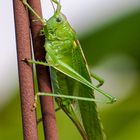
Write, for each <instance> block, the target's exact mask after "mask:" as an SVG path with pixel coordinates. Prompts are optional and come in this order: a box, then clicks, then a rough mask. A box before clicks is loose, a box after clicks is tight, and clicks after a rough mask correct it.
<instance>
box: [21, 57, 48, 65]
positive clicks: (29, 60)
mask: <svg viewBox="0 0 140 140" xmlns="http://www.w3.org/2000/svg"><path fill="white" fill-rule="evenodd" d="M23 61H24V62H25V63H27V64H36V65H43V66H51V65H50V64H48V63H47V62H42V61H38V60H37V61H36V60H32V59H27V58H25V59H24V60H23Z"/></svg>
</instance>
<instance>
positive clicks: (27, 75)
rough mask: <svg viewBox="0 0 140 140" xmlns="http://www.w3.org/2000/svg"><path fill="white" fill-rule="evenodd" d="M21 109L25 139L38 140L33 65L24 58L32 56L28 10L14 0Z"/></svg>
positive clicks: (18, 1)
mask: <svg viewBox="0 0 140 140" xmlns="http://www.w3.org/2000/svg"><path fill="white" fill-rule="evenodd" d="M13 7H14V16H15V28H16V43H17V57H18V71H19V83H20V97H21V110H22V122H23V134H24V135H23V136H24V140H38V134H37V122H36V113H35V109H33V104H34V86H33V74H32V67H30V66H29V65H27V64H26V63H25V62H23V61H22V60H23V59H25V58H29V59H30V58H31V47H30V31H29V21H28V17H27V11H26V10H25V7H24V6H23V4H22V2H21V1H20V0H13Z"/></svg>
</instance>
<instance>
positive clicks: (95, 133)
mask: <svg viewBox="0 0 140 140" xmlns="http://www.w3.org/2000/svg"><path fill="white" fill-rule="evenodd" d="M47 51H48V54H49V55H50V57H51V58H53V60H54V61H55V63H57V65H54V66H53V67H54V68H55V69H56V70H58V71H60V72H61V73H63V74H64V75H67V76H68V77H71V78H72V79H75V82H74V86H73V88H74V90H73V91H72V90H71V92H73V93H70V94H72V95H77V96H79V97H87V98H94V96H93V89H96V87H95V86H93V85H92V83H91V79H90V75H89V72H88V67H87V63H86V61H85V58H84V55H83V52H82V50H81V47H80V45H79V43H78V41H74V42H73V49H72V52H71V55H72V56H71V58H72V59H71V64H70V65H68V64H66V63H65V62H64V61H62V60H57V58H56V59H55V55H54V54H53V50H52V49H51V48H49V47H48V48H47ZM68 88H72V87H71V84H68ZM73 107H74V109H75V112H76V110H77V108H78V109H79V110H80V111H79V112H76V113H77V114H78V116H79V119H80V120H81V123H82V125H83V126H84V129H85V131H86V133H87V135H88V140H103V139H104V134H103V130H102V125H101V123H100V119H99V117H98V113H97V110H96V104H95V102H87V101H76V102H75V104H74V105H73Z"/></svg>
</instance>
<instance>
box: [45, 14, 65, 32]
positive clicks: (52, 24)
mask: <svg viewBox="0 0 140 140" xmlns="http://www.w3.org/2000/svg"><path fill="white" fill-rule="evenodd" d="M66 22H67V19H66V17H65V16H64V15H63V14H62V13H59V14H54V15H53V16H52V17H51V18H50V19H49V20H48V21H47V28H48V31H51V32H55V30H56V29H58V28H59V27H60V26H63V25H64V24H65V23H66Z"/></svg>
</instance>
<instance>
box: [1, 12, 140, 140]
mask: <svg viewBox="0 0 140 140" xmlns="http://www.w3.org/2000/svg"><path fill="white" fill-rule="evenodd" d="M81 45H82V47H83V49H84V52H85V55H86V58H87V60H88V63H89V64H90V65H93V64H94V65H95V64H96V65H98V63H99V61H101V60H102V59H103V58H104V57H105V56H106V55H110V54H117V53H118V54H119V53H123V54H126V55H129V56H131V57H133V58H134V60H135V61H136V63H137V64H138V70H139V68H140V11H137V12H136V13H133V14H132V15H129V16H127V17H124V18H121V19H120V20H118V21H116V22H113V23H111V24H110V25H107V26H104V27H103V28H101V29H100V30H98V31H96V32H90V34H88V35H86V36H84V37H83V38H81ZM139 77H140V70H139ZM139 85H140V81H138V83H136V85H135V87H134V88H133V91H130V94H129V97H126V98H125V99H124V100H122V101H121V102H118V103H116V104H115V105H109V106H110V107H109V108H105V109H101V110H100V114H101V118H102V121H103V125H104V128H105V132H106V134H107V137H108V140H132V139H134V140H139V139H140V134H139V130H140V107H139V106H140V101H139V99H140V87H139ZM39 114H40V112H39ZM56 114H57V125H58V131H59V137H60V139H61V140H65V139H67V140H71V139H74V140H80V139H81V137H80V135H79V133H77V130H76V128H75V127H74V126H73V124H72V122H71V121H70V120H69V119H68V118H67V117H66V115H65V114H64V113H62V112H61V111H59V112H57V113H56ZM39 116H40V115H39ZM38 127H39V132H40V131H41V132H40V139H43V136H42V130H41V127H42V125H41V124H39V126H38ZM0 139H1V140H3V139H5V140H8V139H14V140H19V139H23V138H22V125H21V113H20V100H19V96H18V97H15V98H14V99H13V100H12V101H11V102H10V103H9V104H8V105H7V106H6V107H5V108H3V110H1V111H0Z"/></svg>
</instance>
